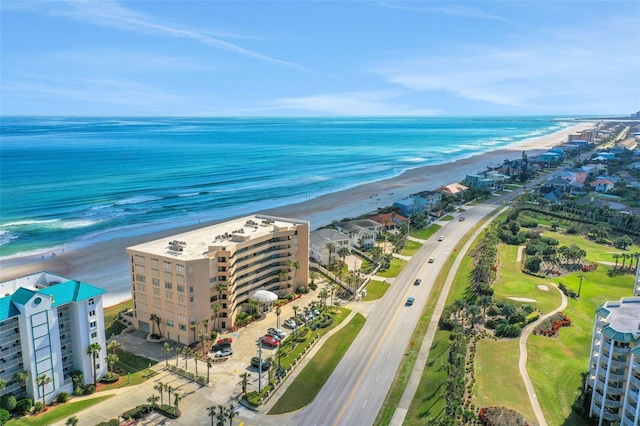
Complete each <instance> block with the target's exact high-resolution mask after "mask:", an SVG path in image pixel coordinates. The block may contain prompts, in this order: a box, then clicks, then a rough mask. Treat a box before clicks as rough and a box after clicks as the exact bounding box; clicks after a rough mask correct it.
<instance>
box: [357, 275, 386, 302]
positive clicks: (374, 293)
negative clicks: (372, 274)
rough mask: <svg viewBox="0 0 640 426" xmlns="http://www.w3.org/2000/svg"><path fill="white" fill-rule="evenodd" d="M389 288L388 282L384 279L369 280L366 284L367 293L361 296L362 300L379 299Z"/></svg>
mask: <svg viewBox="0 0 640 426" xmlns="http://www.w3.org/2000/svg"><path fill="white" fill-rule="evenodd" d="M388 289H389V283H387V282H386V281H377V280H371V281H369V284H367V287H366V290H367V295H366V296H365V297H363V298H362V300H363V301H365V302H369V301H371V300H377V299H380V298H381V297H382V296H384V294H385V293H386V292H387V290H388Z"/></svg>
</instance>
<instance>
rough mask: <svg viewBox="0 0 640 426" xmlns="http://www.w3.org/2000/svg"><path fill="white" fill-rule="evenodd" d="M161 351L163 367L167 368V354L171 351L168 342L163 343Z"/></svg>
mask: <svg viewBox="0 0 640 426" xmlns="http://www.w3.org/2000/svg"><path fill="white" fill-rule="evenodd" d="M162 350H164V366H165V367H169V352H171V351H172V350H173V348H172V347H171V345H170V344H169V342H164V346H162Z"/></svg>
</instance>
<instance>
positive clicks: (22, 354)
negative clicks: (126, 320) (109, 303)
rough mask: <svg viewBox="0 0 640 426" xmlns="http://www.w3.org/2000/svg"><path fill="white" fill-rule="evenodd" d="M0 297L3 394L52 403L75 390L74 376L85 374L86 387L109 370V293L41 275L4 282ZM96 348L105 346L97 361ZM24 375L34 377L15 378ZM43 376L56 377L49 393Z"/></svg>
mask: <svg viewBox="0 0 640 426" xmlns="http://www.w3.org/2000/svg"><path fill="white" fill-rule="evenodd" d="M0 293H2V294H5V296H4V297H2V298H0V380H3V381H4V382H5V384H6V387H5V388H4V389H2V390H1V392H0V394H8V393H11V394H13V395H14V396H15V397H17V398H19V397H23V396H29V397H31V398H33V399H35V400H42V399H43V397H44V400H45V401H46V402H47V403H49V402H51V401H53V399H54V398H55V397H56V395H58V394H59V393H60V392H67V393H72V392H73V391H74V383H73V379H72V377H71V373H72V372H74V371H81V372H82V374H83V375H84V382H83V383H82V385H86V384H89V383H93V382H94V374H95V378H96V379H99V378H100V377H102V376H103V375H104V374H105V373H106V372H107V353H106V349H107V342H106V338H105V334H104V317H103V305H102V295H103V294H105V293H106V291H105V290H103V289H101V288H98V287H95V286H93V285H90V284H87V283H84V282H80V281H76V280H72V279H69V278H65V277H62V276H60V275H56V274H52V273H50V272H39V273H36V274H32V275H28V276H24V277H20V278H16V279H13V280H10V281H5V282H2V283H0ZM92 344H97V345H98V346H99V348H100V349H99V350H97V351H96V353H95V355H94V358H92V356H90V355H87V348H88V347H89V345H92ZM98 346H96V348H97V347H98ZM94 361H95V370H94ZM20 372H27V373H29V377H28V379H27V380H26V382H25V383H22V382H20V381H19V380H17V379H16V373H20ZM40 376H47V377H48V378H50V379H51V381H50V382H49V383H48V384H46V385H45V386H44V389H43V387H42V386H39V385H38V383H37V378H38V377H40ZM43 392H44V395H43Z"/></svg>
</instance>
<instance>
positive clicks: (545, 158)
mask: <svg viewBox="0 0 640 426" xmlns="http://www.w3.org/2000/svg"><path fill="white" fill-rule="evenodd" d="M529 161H530V162H532V163H536V164H542V165H544V166H545V167H555V166H557V165H558V164H560V163H561V162H562V159H561V158H560V154H558V153H557V152H543V153H542V154H539V155H537V156H536V157H533V158H532V159H530V160H529Z"/></svg>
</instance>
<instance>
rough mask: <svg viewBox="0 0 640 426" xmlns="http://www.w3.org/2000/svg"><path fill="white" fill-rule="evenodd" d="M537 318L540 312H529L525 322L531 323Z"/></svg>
mask: <svg viewBox="0 0 640 426" xmlns="http://www.w3.org/2000/svg"><path fill="white" fill-rule="evenodd" d="M538 318H540V312H531V313H530V314H529V315H527V324H531V323H532V322H534V321H536V320H537V319H538Z"/></svg>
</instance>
